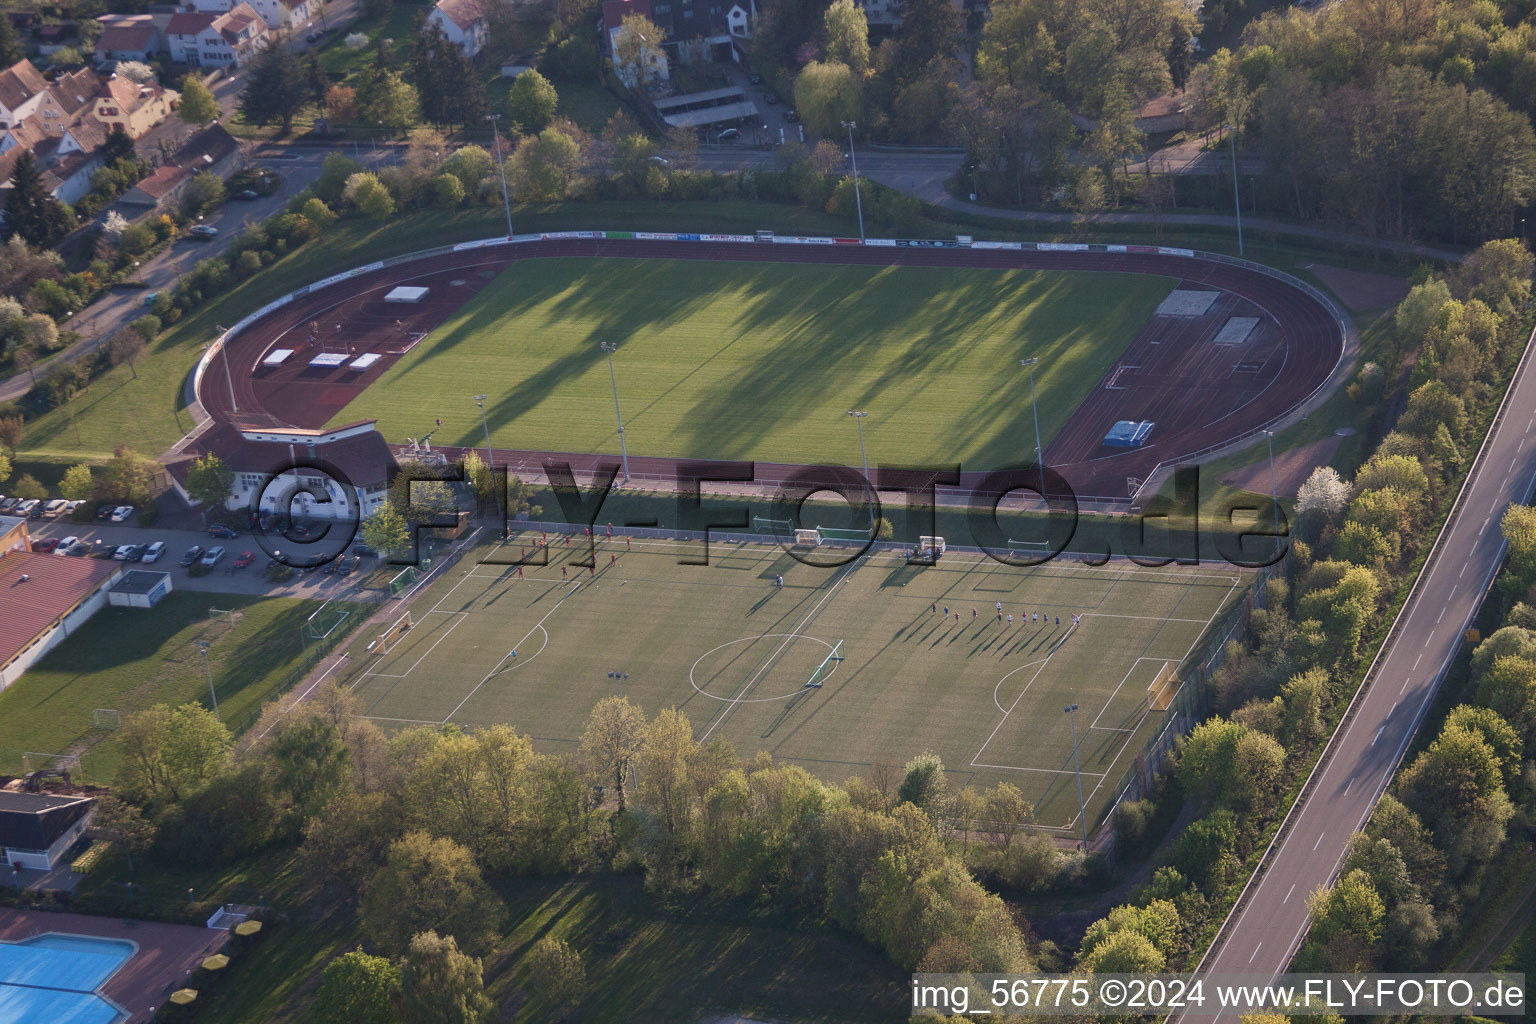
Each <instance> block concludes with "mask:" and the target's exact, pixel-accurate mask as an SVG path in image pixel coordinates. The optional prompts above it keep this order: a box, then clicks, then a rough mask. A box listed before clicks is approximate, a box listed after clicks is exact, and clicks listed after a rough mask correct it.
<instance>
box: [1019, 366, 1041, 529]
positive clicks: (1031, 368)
mask: <svg viewBox="0 0 1536 1024" xmlns="http://www.w3.org/2000/svg"><path fill="white" fill-rule="evenodd" d="M1038 362H1040V359H1039V357H1038V356H1031V357H1030V358H1028V359H1020V360H1019V365H1020V366H1022V367H1024V368H1025V369H1026V370H1028V371H1029V411H1030V412H1031V413H1032V414H1033V415H1034V417H1035V464H1036V465H1037V466H1039V467H1040V500H1041V501H1045V500H1046V497H1045V452H1044V450H1043V449H1042V448H1041V447H1040V409H1039V407H1038V406H1036V405H1035V364H1036V363H1038Z"/></svg>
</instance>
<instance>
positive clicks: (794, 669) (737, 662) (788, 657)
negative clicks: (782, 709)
mask: <svg viewBox="0 0 1536 1024" xmlns="http://www.w3.org/2000/svg"><path fill="white" fill-rule="evenodd" d="M800 641H809V643H801V642H800ZM759 643H760V644H763V645H764V646H763V648H762V650H760V651H757V652H754V651H752V650H751V649H750V648H749V649H748V650H746V651H734V650H731V648H735V647H738V646H740V645H741V644H759ZM815 644H820V645H821V647H819V648H818V647H815V646H812V645H815ZM835 646H836V645H834V644H830V643H828V642H827V641H825V640H823V639H822V638H821V637H819V636H811V635H810V634H808V633H759V634H758V635H757V636H744V637H740V638H738V639H735V640H727V641H726V642H725V643H723V644H721V645H720V646H718V647H712V648H710V649H709V650H707V651H705V652H704V653H703V654H701V655H699V657H698V659H697V660H696V661H695V662H694V663H693V665H692V667H690V668H689V669H688V684H689V685H690V686H692V687H693V688H694V690H695V691H697V692H698V693H699V694H700V695H701V696H704V697H708V698H710V699H711V700H718V701H721V702H723V703H727V704H729V703H736V704H767V703H770V702H772V701H776V700H788V699H789V698H791V697H795V696H798V695H799V694H801V693H804V692H805V684H806V683H807V682H809V681H810V678H811V673H812V672H814V671H815V670H816V666H817V665H820V664H821V663H822V661H824V660H825V659H826V656H827V655H828V654H830V653H832V651H833V650H834V649H835ZM796 648H800V650H798V651H797V650H796ZM822 648H825V651H823V650H822ZM722 652H724V653H722ZM765 658H766V659H771V661H772V664H771V665H770V666H769V668H768V672H769V673H771V674H773V675H776V676H782V675H783V673H785V672H791V673H794V674H797V675H799V676H800V682H799V683H798V684H797V685H796V686H795V688H794V689H793V690H790V691H789V692H788V693H780V694H777V695H775V696H772V697H751V696H748V697H741V698H738V697H736V696H734V693H739V692H741V690H742V689H744V688H745V687H746V686H747V684H749V683H750V684H751V688H752V690H754V691H755V690H756V689H757V688H758V685H759V684H760V683H761V682H762V679H761V677H762V675H763V674H764V670H763V659H765ZM706 662H712V663H711V664H706ZM836 671H837V663H833V665H832V666H831V667H830V668H829V669H827V671H826V673H825V674H824V675H823V676H822V677H821V681H822V682H825V681H826V680H827V679H830V678H831V677H832V674H833V673H834V672H836ZM722 676H723V677H725V678H727V679H729V680H731V682H730V683H728V684H725V685H728V686H729V687H730V688H731V689H732V690H733V691H734V692H733V695H731V696H721V695H720V694H718V693H711V692H710V690H709V689H708V687H709V685H710V684H711V683H713V682H715V680H716V679H719V678H720V677H722Z"/></svg>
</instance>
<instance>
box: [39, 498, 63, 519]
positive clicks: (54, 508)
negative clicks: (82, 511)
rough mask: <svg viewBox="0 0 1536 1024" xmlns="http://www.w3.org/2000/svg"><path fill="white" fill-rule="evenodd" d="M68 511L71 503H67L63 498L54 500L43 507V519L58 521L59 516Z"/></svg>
mask: <svg viewBox="0 0 1536 1024" xmlns="http://www.w3.org/2000/svg"><path fill="white" fill-rule="evenodd" d="M68 511H69V502H67V501H65V500H64V499H63V498H54V499H53V500H52V501H50V502H49V503H48V504H46V505H44V506H43V517H44V518H46V519H57V518H59V516H61V515H63V514H64V513H66V512H68Z"/></svg>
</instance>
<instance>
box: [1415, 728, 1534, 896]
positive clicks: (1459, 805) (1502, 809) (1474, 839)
mask: <svg viewBox="0 0 1536 1024" xmlns="http://www.w3.org/2000/svg"><path fill="white" fill-rule="evenodd" d="M1503 778H1504V773H1503V765H1502V764H1501V762H1500V759H1499V757H1498V755H1497V753H1496V752H1495V751H1494V748H1493V747H1492V746H1490V745H1489V743H1488V742H1487V740H1486V739H1484V737H1483V735H1482V734H1481V733H1480V732H1479V731H1477V730H1475V729H1470V728H1467V727H1466V726H1460V725H1450V724H1448V725H1447V726H1446V727H1445V728H1444V729H1442V730H1441V732H1440V735H1439V736H1438V737H1436V738H1435V740H1434V742H1432V743H1431V744H1430V745H1429V747H1428V748H1427V749H1425V750H1424V751H1422V752H1421V753H1420V754H1419V756H1418V757H1417V758H1415V759H1414V761H1413V763H1412V764H1411V765H1409V766H1408V768H1407V769H1406V770H1404V771H1403V773H1402V775H1401V776H1400V778H1399V782H1398V788H1399V790H1400V791H1401V793H1402V797H1403V802H1404V803H1405V804H1407V805H1408V806H1409V807H1410V808H1412V809H1413V810H1414V811H1416V812H1418V815H1419V817H1420V818H1421V819H1423V821H1424V824H1426V825H1427V826H1429V830H1430V833H1431V834H1432V835H1433V836H1434V838H1435V844H1436V845H1437V846H1439V847H1440V849H1442V850H1444V851H1445V853H1446V859H1447V862H1448V866H1449V868H1450V871H1451V873H1452V875H1453V876H1459V875H1460V874H1461V873H1462V872H1463V871H1465V870H1466V869H1467V867H1469V866H1470V865H1472V864H1475V863H1478V862H1481V861H1483V860H1486V859H1487V858H1488V857H1490V856H1492V855H1493V853H1494V852H1495V851H1496V850H1497V848H1498V845H1499V844H1500V843H1501V842H1503V839H1504V826H1505V824H1506V823H1507V822H1508V821H1509V819H1510V817H1511V816H1512V815H1513V813H1514V809H1513V807H1512V806H1511V805H1510V802H1509V797H1508V796H1507V795H1506V794H1505V792H1504V782H1503Z"/></svg>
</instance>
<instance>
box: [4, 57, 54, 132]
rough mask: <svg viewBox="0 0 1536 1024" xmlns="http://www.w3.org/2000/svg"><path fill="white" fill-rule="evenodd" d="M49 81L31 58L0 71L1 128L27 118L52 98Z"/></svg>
mask: <svg viewBox="0 0 1536 1024" xmlns="http://www.w3.org/2000/svg"><path fill="white" fill-rule="evenodd" d="M50 98H51V97H50V96H49V94H48V81H47V79H45V78H43V73H42V72H41V71H39V70H37V68H35V67H33V66H32V62H31V61H29V60H23V61H18V62H17V63H15V64H13V65H11V66H10V67H8V68H6V69H5V70H4V71H0V128H9V127H11V126H12V125H13V124H15V123H16V122H17V121H21V120H25V119H26V118H28V117H30V116H32V114H33V113H34V112H35V111H36V110H37V109H38V108H39V107H41V106H42V105H43V103H44V101H45V100H48V99H50Z"/></svg>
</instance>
